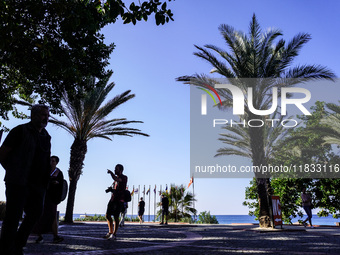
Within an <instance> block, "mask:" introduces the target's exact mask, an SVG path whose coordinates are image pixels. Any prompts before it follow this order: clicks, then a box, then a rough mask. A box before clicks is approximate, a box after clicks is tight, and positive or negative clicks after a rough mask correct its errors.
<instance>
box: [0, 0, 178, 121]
mask: <svg viewBox="0 0 340 255" xmlns="http://www.w3.org/2000/svg"><path fill="white" fill-rule="evenodd" d="M167 1H169V2H170V1H171V0H165V1H158V0H148V1H144V2H139V1H138V4H135V3H131V4H130V6H129V7H126V6H125V4H124V2H123V1H121V0H107V1H98V0H97V1H95V0H87V1H86V0H59V1H55V0H39V1H29V0H26V1H25V0H0V22H1V23H0V26H1V27H0V72H1V73H0V95H1V98H0V116H1V117H2V118H5V119H6V118H7V113H8V111H10V110H12V109H13V104H14V98H13V96H14V94H19V95H20V96H21V97H22V98H23V99H26V100H27V99H29V97H30V96H31V95H32V94H36V95H39V97H40V98H41V100H42V101H44V102H48V103H49V104H50V105H51V106H52V108H53V109H55V110H58V109H59V108H60V97H61V93H62V92H63V91H67V92H68V93H71V92H72V91H74V86H75V84H77V85H78V86H79V85H80V86H82V87H84V88H85V89H90V88H87V87H86V85H87V84H88V83H86V82H85V80H86V77H90V76H92V77H96V78H99V79H101V78H104V77H105V76H106V75H108V73H109V72H111V71H110V70H106V67H107V66H108V64H109V62H108V60H109V56H110V53H111V52H112V51H113V49H114V44H113V43H112V44H109V45H106V44H105V43H104V35H103V34H102V33H100V30H101V28H103V27H104V26H105V25H107V24H109V23H114V22H116V20H117V19H118V18H121V19H122V20H123V21H124V23H130V22H132V23H133V24H136V22H137V21H141V20H145V21H146V20H147V19H148V17H149V16H150V15H152V14H155V19H156V24H157V25H160V24H165V23H166V22H169V21H170V20H173V18H172V16H173V14H172V12H171V10H170V9H168V8H167Z"/></svg>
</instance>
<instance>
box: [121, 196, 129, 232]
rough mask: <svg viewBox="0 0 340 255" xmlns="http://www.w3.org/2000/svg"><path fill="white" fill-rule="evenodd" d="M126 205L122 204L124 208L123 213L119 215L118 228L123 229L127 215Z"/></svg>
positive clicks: (125, 203)
mask: <svg viewBox="0 0 340 255" xmlns="http://www.w3.org/2000/svg"><path fill="white" fill-rule="evenodd" d="M128 207H129V206H128V203H127V202H124V208H123V211H122V212H121V214H120V222H119V226H120V227H124V226H125V215H126V213H127V209H128Z"/></svg>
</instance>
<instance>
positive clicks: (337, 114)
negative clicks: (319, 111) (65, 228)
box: [318, 101, 340, 146]
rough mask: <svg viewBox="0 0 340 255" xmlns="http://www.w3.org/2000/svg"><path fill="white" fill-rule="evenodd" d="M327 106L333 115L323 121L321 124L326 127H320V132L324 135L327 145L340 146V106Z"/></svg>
mask: <svg viewBox="0 0 340 255" xmlns="http://www.w3.org/2000/svg"><path fill="white" fill-rule="evenodd" d="M339 103H340V101H339ZM326 106H327V108H328V109H330V110H331V111H332V113H331V114H330V115H328V116H327V117H325V118H323V119H322V120H321V124H323V125H325V126H322V127H319V128H318V129H319V130H318V131H319V132H321V133H323V134H324V138H323V139H324V141H325V143H326V144H336V145H337V146H340V105H336V104H333V103H328V104H326Z"/></svg>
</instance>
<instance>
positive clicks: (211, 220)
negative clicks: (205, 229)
mask: <svg viewBox="0 0 340 255" xmlns="http://www.w3.org/2000/svg"><path fill="white" fill-rule="evenodd" d="M197 223H198V224H218V220H217V219H216V216H215V215H213V216H211V214H210V211H209V212H207V211H204V212H201V213H200V214H199V215H198V221H197Z"/></svg>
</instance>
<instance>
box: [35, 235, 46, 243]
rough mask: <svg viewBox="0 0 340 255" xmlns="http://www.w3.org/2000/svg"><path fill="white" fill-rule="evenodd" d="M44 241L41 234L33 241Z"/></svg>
mask: <svg viewBox="0 0 340 255" xmlns="http://www.w3.org/2000/svg"><path fill="white" fill-rule="evenodd" d="M43 242H44V238H43V237H42V236H39V237H38V238H37V239H36V240H35V243H43Z"/></svg>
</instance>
